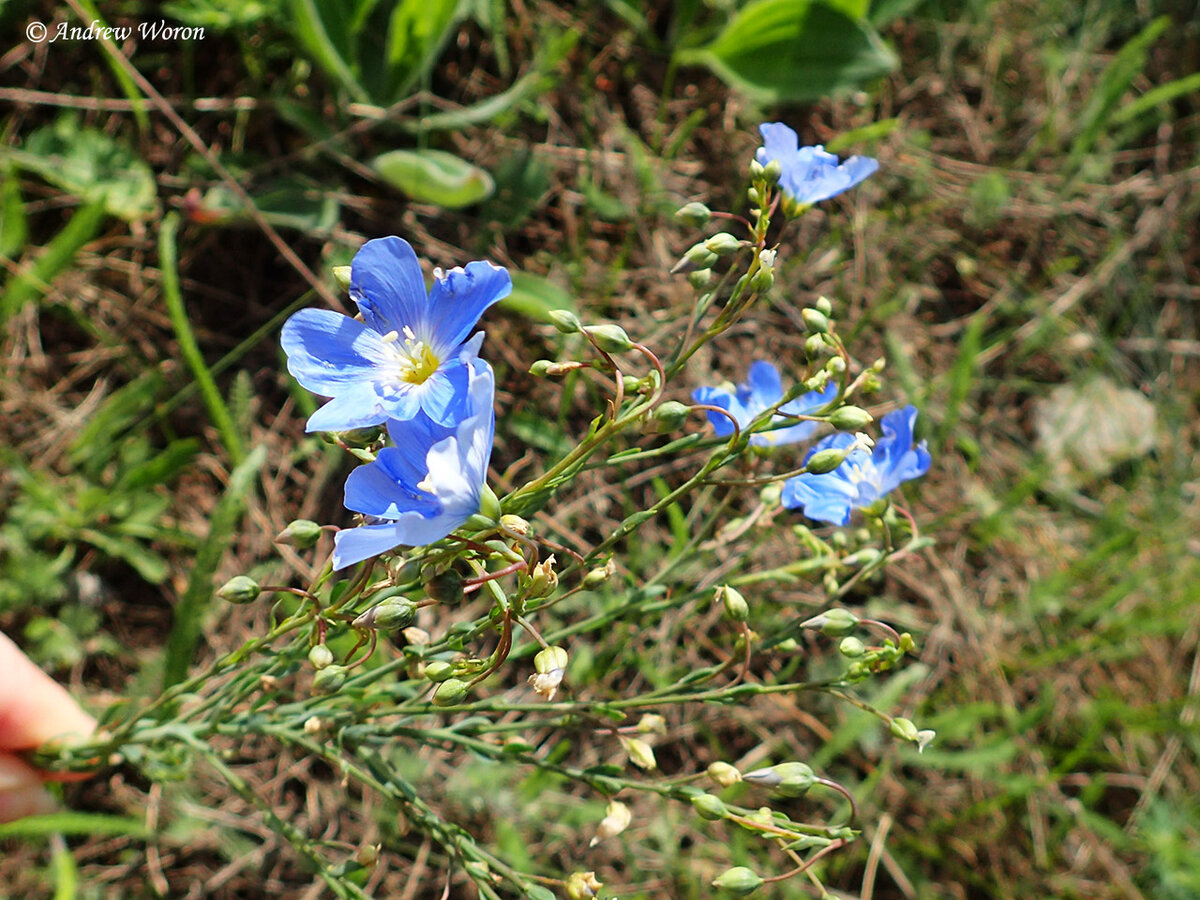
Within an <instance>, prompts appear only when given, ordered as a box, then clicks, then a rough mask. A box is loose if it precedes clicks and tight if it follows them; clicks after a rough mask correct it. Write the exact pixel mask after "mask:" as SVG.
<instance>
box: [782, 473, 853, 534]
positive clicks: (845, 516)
mask: <svg viewBox="0 0 1200 900" xmlns="http://www.w3.org/2000/svg"><path fill="white" fill-rule="evenodd" d="M857 496H858V492H857V490H856V489H855V487H854V485H852V484H850V483H849V482H848V481H845V480H843V479H842V478H839V477H838V476H837V475H836V473H834V472H829V473H827V474H825V475H811V474H809V473H807V472H806V473H804V474H803V475H797V476H796V477H795V478H789V479H788V480H787V481H786V482H785V483H784V485H783V493H782V494H781V495H780V501H781V502H782V503H783V505H784V506H786V507H787V508H788V509H803V510H804V515H806V516H808V517H809V518H810V519H815V520H817V521H818V522H829V523H831V524H833V525H845V524H846V523H847V522H849V521H850V510H851V509H853V507H854V501H855V499H856V498H857Z"/></svg>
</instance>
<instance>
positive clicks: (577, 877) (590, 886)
mask: <svg viewBox="0 0 1200 900" xmlns="http://www.w3.org/2000/svg"><path fill="white" fill-rule="evenodd" d="M602 887H604V883H603V882H600V881H597V880H596V873H595V872H573V873H571V876H570V877H569V878H568V879H567V882H566V892H567V898H568V900H591V898H592V897H595V896H596V895H597V894H599V893H600V888H602Z"/></svg>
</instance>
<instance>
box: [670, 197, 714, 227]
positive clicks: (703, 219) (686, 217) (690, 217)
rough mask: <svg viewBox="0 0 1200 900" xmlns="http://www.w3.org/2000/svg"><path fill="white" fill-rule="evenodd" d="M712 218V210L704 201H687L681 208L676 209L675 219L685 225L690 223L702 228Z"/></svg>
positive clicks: (692, 225)
mask: <svg viewBox="0 0 1200 900" xmlns="http://www.w3.org/2000/svg"><path fill="white" fill-rule="evenodd" d="M711 218H712V211H711V210H710V209H709V208H708V207H707V206H705V205H704V204H703V203H698V202H697V201H695V200H693V201H692V202H691V203H685V204H684V205H683V206H681V207H679V209H677V210H675V220H676V221H677V222H679V223H680V224H683V225H690V226H691V227H693V228H701V227H703V226H704V225H707V224H708V220H709V219H711Z"/></svg>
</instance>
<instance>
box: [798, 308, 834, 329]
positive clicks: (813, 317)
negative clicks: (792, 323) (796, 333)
mask: <svg viewBox="0 0 1200 900" xmlns="http://www.w3.org/2000/svg"><path fill="white" fill-rule="evenodd" d="M800 318H801V319H803V320H804V327H805V328H807V329H808V330H809V331H811V332H813V333H814V334H828V333H829V319H828V317H826V316H825V315H823V314H822V313H820V312H818V311H817V310H815V309H802V310H800Z"/></svg>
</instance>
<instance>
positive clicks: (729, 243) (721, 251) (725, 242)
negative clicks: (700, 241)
mask: <svg viewBox="0 0 1200 900" xmlns="http://www.w3.org/2000/svg"><path fill="white" fill-rule="evenodd" d="M704 246H705V248H706V249H708V250H709V251H711V252H712V253H715V254H717V256H728V255H729V254H730V253H733V252H735V251H736V250H737V249H738V248H739V247H741V246H742V242H741V241H739V240H738V239H737V238H735V237H734V236H733V235H732V234H730V233H729V232H727V231H719V232H717V233H716V234H714V235H713V236H712V237H710V238H709V239H708V240H706V241H705V242H704Z"/></svg>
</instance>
